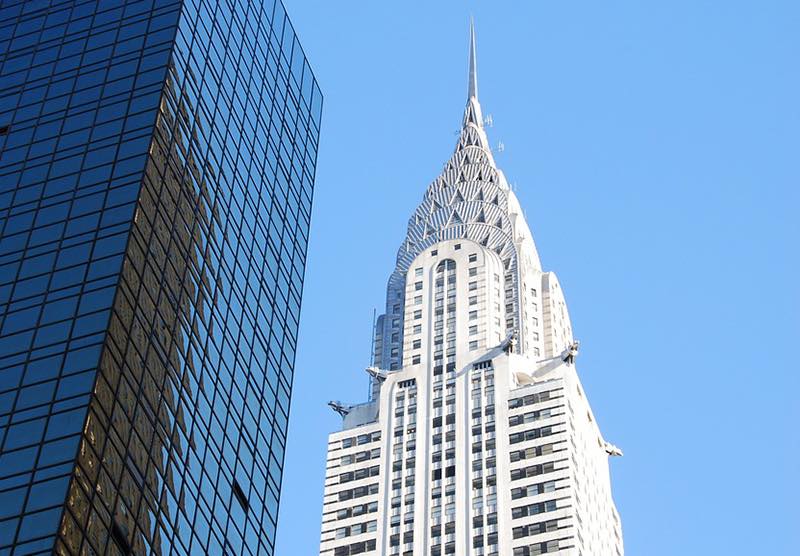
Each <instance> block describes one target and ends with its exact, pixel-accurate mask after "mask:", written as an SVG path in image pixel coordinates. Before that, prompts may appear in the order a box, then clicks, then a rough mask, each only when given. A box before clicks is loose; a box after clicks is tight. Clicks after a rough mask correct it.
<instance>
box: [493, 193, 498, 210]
mask: <svg viewBox="0 0 800 556" xmlns="http://www.w3.org/2000/svg"><path fill="white" fill-rule="evenodd" d="M492 204H494V205H497V206H498V207H499V206H500V194H499V193H498V194H497V195H495V196H494V199H492Z"/></svg>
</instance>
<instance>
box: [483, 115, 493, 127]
mask: <svg viewBox="0 0 800 556" xmlns="http://www.w3.org/2000/svg"><path fill="white" fill-rule="evenodd" d="M483 125H486V126H489V127H493V126H494V119H492V115H491V114H487V115H486V117H485V118H484V119H483Z"/></svg>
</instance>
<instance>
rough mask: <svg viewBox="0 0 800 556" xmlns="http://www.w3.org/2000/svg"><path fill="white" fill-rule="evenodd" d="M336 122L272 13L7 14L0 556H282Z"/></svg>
mask: <svg viewBox="0 0 800 556" xmlns="http://www.w3.org/2000/svg"><path fill="white" fill-rule="evenodd" d="M321 106H322V95H321V93H320V90H319V87H318V85H317V83H316V81H315V78H314V75H313V73H312V71H311V69H310V67H309V64H308V62H307V60H306V58H305V55H304V53H303V50H302V48H301V46H300V43H299V42H298V39H297V37H296V36H295V33H294V30H293V28H292V25H291V23H290V22H289V19H288V17H287V15H286V12H285V9H284V7H283V5H282V4H281V3H280V2H279V1H277V2H276V1H274V0H230V1H220V2H217V1H216V0H143V1H127V2H126V1H122V0H121V1H118V2H103V1H80V0H73V1H59V0H52V1H51V2H40V1H37V2H32V1H16V2H15V1H6V2H3V3H2V6H0V553H2V554H39V553H41V554H51V553H53V552H55V553H57V554H65V555H66V554H151V553H152V554H173V553H174V554H233V553H235V554H272V553H273V543H274V538H275V527H276V519H277V513H278V503H279V499H280V485H281V475H282V467H283V460H284V448H285V444H286V430H287V419H288V413H289V403H290V396H291V386H292V380H293V365H294V358H295V355H294V354H295V349H296V342H297V330H298V317H299V312H300V300H301V296H302V284H303V276H304V271H305V257H306V247H307V241H308V231H309V221H310V211H311V203H312V194H313V182H314V172H315V164H316V156H317V146H318V140H319V129H320V118H321Z"/></svg>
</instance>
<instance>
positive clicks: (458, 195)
mask: <svg viewBox="0 0 800 556" xmlns="http://www.w3.org/2000/svg"><path fill="white" fill-rule="evenodd" d="M463 202H464V196H463V195H462V194H461V191H460V190H458V189H456V194H455V195H453V200H452V201H450V204H451V205H454V204H456V203H463Z"/></svg>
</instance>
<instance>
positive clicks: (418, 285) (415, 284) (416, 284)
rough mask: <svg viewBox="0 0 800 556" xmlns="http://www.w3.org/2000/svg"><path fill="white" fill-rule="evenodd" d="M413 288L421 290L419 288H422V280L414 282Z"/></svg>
mask: <svg viewBox="0 0 800 556" xmlns="http://www.w3.org/2000/svg"><path fill="white" fill-rule="evenodd" d="M414 289H415V290H416V291H419V290H421V289H422V281H421V280H420V281H419V282H415V283H414Z"/></svg>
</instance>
